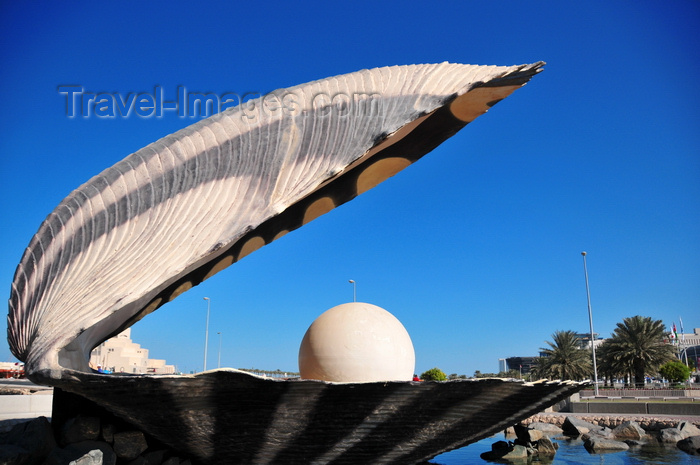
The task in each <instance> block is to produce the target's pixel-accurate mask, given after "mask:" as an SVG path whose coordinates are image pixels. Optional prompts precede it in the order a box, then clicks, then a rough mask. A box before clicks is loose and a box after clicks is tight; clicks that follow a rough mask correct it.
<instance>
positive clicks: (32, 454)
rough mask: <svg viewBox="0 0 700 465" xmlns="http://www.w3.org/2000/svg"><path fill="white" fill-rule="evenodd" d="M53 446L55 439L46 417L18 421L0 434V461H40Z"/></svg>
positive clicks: (12, 462)
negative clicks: (22, 421) (7, 430)
mask: <svg viewBox="0 0 700 465" xmlns="http://www.w3.org/2000/svg"><path fill="white" fill-rule="evenodd" d="M54 447H56V440H55V439H54V436H53V430H52V429H51V424H50V423H49V420H48V419H47V418H46V417H39V418H36V419H34V420H31V421H27V422H24V423H18V424H16V425H14V426H13V427H12V429H11V430H10V431H9V432H6V433H2V434H0V463H3V464H5V463H7V464H15V463H17V464H25V463H26V464H33V463H41V461H42V460H43V459H44V457H46V456H47V455H48V454H49V453H50V452H51V450H52V449H53V448H54Z"/></svg>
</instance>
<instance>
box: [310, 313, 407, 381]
mask: <svg viewBox="0 0 700 465" xmlns="http://www.w3.org/2000/svg"><path fill="white" fill-rule="evenodd" d="M415 363H416V356H415V352H414V351H413V343H412V342H411V338H410V337H409V335H408V332H407V331H406V329H405V328H404V327H403V325H402V324H401V322H400V321H399V320H398V319H396V317H395V316H394V315H392V314H391V313H389V312H387V311H386V310H384V309H383V308H380V307H377V306H376V305H372V304H368V303H363V302H351V303H347V304H342V305H338V306H337V307H333V308H331V309H330V310H327V311H326V312H324V313H323V314H321V316H319V317H318V318H316V320H315V321H314V322H313V323H312V324H311V326H310V327H309V329H308V330H307V331H306V334H305V335H304V339H303V340H302V342H301V347H300V348H299V372H300V374H301V377H302V378H304V379H318V380H323V381H332V382H337V383H363V382H373V381H410V380H411V379H412V378H413V372H414V368H415Z"/></svg>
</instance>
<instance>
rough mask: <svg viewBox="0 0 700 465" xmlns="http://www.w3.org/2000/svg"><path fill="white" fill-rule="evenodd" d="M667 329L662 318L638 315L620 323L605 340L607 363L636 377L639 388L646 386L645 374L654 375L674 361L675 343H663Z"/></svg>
mask: <svg viewBox="0 0 700 465" xmlns="http://www.w3.org/2000/svg"><path fill="white" fill-rule="evenodd" d="M665 333H666V328H665V327H664V325H663V323H662V322H661V320H652V319H651V317H641V316H639V315H637V316H633V317H631V318H625V319H624V320H622V323H618V324H617V327H616V328H615V331H614V332H613V335H612V338H610V340H609V341H606V343H605V344H606V345H607V347H606V350H605V351H604V355H605V363H606V364H609V365H610V366H612V367H615V368H616V369H618V370H623V371H626V372H627V373H630V374H632V375H633V376H634V384H635V386H636V387H644V376H645V375H647V374H655V373H656V372H657V370H658V369H659V367H660V366H661V365H663V364H664V363H666V362H668V361H670V360H673V359H674V357H673V353H674V350H673V346H671V345H669V344H666V343H664V336H665Z"/></svg>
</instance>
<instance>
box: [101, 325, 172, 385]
mask: <svg viewBox="0 0 700 465" xmlns="http://www.w3.org/2000/svg"><path fill="white" fill-rule="evenodd" d="M90 366H91V367H92V368H93V369H95V370H100V371H107V372H112V373H138V374H146V373H149V374H159V375H167V374H173V373H175V367H174V366H173V365H166V364H165V360H159V359H152V358H148V349H144V348H142V347H141V346H140V345H139V344H136V343H134V342H132V341H131V328H128V329H125V330H124V331H122V332H121V333H119V334H118V335H117V336H115V337H113V338H111V339H107V340H106V341H105V342H103V343H102V344H100V345H99V346H97V347H95V349H94V350H93V351H92V353H91V354H90Z"/></svg>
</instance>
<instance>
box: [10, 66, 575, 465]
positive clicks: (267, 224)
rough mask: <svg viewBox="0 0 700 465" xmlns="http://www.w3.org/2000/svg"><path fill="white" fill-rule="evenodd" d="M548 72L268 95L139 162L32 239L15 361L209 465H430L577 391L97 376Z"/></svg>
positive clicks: (319, 84) (69, 201)
mask: <svg viewBox="0 0 700 465" xmlns="http://www.w3.org/2000/svg"><path fill="white" fill-rule="evenodd" d="M542 65H543V63H535V64H532V65H522V66H511V67H497V66H471V65H460V64H450V63H442V64H431V65H412V66H395V67H387V68H378V69H372V70H363V71H358V72H356V73H351V74H347V75H342V76H336V77H331V78H328V79H323V80H319V81H315V82H311V83H308V84H304V85H300V86H296V87H291V88H288V89H282V90H278V91H274V92H271V93H270V94H268V95H265V96H263V97H261V98H259V99H255V100H251V101H248V102H245V103H243V104H241V105H239V106H238V107H235V108H231V109H229V110H226V111H224V112H222V113H219V114H217V115H214V116H212V117H210V118H208V119H205V120H202V121H200V122H198V123H196V124H193V125H192V126H189V127H187V128H185V129H182V130H180V131H178V132H176V133H174V134H172V135H170V136H167V137H164V138H162V139H160V140H159V141H157V142H154V143H152V144H150V145H148V146H147V147H145V148H143V149H141V150H139V151H138V152H135V153H133V154H131V155H129V156H128V157H127V158H125V159H124V160H122V161H121V162H119V163H117V164H116V165H114V166H113V167H111V168H108V169H106V170H105V171H103V172H102V173H100V174H99V175H97V176H95V177H93V178H92V179H90V180H89V181H88V182H87V183H85V184H83V185H82V186H80V187H79V188H78V189H76V190H75V191H73V192H72V193H71V194H70V195H69V196H68V197H67V198H66V199H65V200H63V202H61V204H60V205H59V206H58V207H56V209H55V210H54V211H53V212H52V213H51V214H50V215H49V216H48V217H47V218H46V220H45V221H44V222H43V224H42V225H41V227H40V228H39V231H38V232H37V233H36V235H35V236H34V237H33V238H32V240H31V242H30V244H29V246H28V247H27V249H26V251H25V253H24V255H23V257H22V260H21V262H20V264H19V266H18V267H17V271H16V273H15V277H14V281H13V283H12V290H11V296H10V301H9V315H8V340H9V343H10V348H11V350H12V352H13V354H14V355H15V356H16V357H17V358H18V359H20V360H22V361H24V362H25V370H26V372H27V376H28V377H29V378H30V379H32V380H33V381H35V382H37V383H42V384H48V385H53V386H57V387H60V388H62V389H64V390H67V391H70V392H73V393H76V394H79V395H81V396H84V397H86V398H88V399H90V400H93V401H95V402H98V403H99V404H101V405H103V406H105V407H106V408H108V409H109V410H111V411H112V412H113V413H115V414H117V415H119V416H121V417H123V418H125V419H127V420H129V421H131V422H133V423H134V424H135V425H137V426H139V427H140V428H141V429H143V430H144V431H145V432H147V433H150V434H152V435H153V436H155V437H156V438H158V439H160V440H161V441H163V442H165V443H166V444H169V445H171V446H173V447H175V448H177V449H180V450H182V451H183V452H185V453H188V454H190V455H191V456H192V457H193V458H195V459H196V460H198V461H200V462H202V463H207V464H219V463H246V464H247V463H376V464H379V463H402V464H406V463H418V462H420V461H423V460H426V459H428V458H430V457H433V456H435V455H437V454H439V453H441V452H443V451H446V450H450V449H453V448H456V447H460V446H463V445H465V444H469V443H471V442H473V441H476V440H478V439H481V438H483V437H487V436H488V435H490V434H492V433H493V432H495V431H498V430H500V429H501V428H503V427H505V426H508V425H510V424H513V423H515V422H517V421H518V420H519V419H522V418H525V417H527V416H529V415H531V414H533V413H536V412H537V411H540V410H542V409H543V408H545V407H547V406H548V405H551V404H553V403H554V402H557V401H558V400H560V399H561V398H563V397H565V396H567V395H569V394H571V393H572V392H575V391H576V390H579V389H580V388H581V387H583V384H580V383H571V382H550V383H546V382H542V383H532V384H530V383H522V382H515V381H503V380H486V381H457V382H448V383H414V382H387V383H357V384H338V383H326V382H319V381H313V380H295V381H279V380H269V379H263V378H258V377H255V376H252V375H248V374H244V373H241V372H238V371H235V370H216V371H211V372H206V373H203V374H199V375H195V376H147V375H142V376H127V375H103V374H98V373H94V372H92V371H91V370H90V368H89V366H88V359H89V354H90V351H91V350H92V349H93V348H94V347H96V346H97V345H98V344H100V343H101V342H102V341H104V340H106V339H108V338H109V337H111V336H114V335H116V334H118V333H119V332H121V331H122V330H124V329H125V328H127V327H129V326H131V325H132V324H134V323H135V322H136V321H138V320H139V319H141V318H143V317H144V316H145V315H147V314H148V313H150V312H152V311H154V310H156V309H157V308H158V307H160V306H161V305H163V304H164V303H166V302H168V301H170V300H172V299H173V298H175V297H176V296H177V295H179V294H180V293H182V292H184V291H186V290H188V289H189V288H191V287H192V286H194V285H197V284H199V283H200V282H201V281H203V280H205V279H207V278H208V277H210V276H212V275H213V274H215V273H217V272H219V271H221V270H222V269H224V268H226V267H227V266H229V265H231V264H232V263H234V262H236V261H237V260H240V259H241V258H242V257H244V256H245V255H248V254H249V253H251V252H253V251H254V250H256V249H258V248H259V247H261V246H263V245H265V244H268V243H270V242H272V241H273V240H275V239H277V238H279V237H281V236H282V235H284V234H286V233H287V232H289V231H291V230H294V229H296V228H298V227H300V226H302V225H304V224H306V223H308V222H309V221H311V220H313V219H314V218H316V217H318V216H320V215H322V214H324V213H326V212H328V211H329V210H331V209H333V208H335V207H337V206H338V205H340V204H342V203H344V202H347V201H348V200H351V199H352V198H354V197H355V196H357V195H359V194H361V193H363V192H365V191H367V190H368V189H370V188H372V187H374V186H375V185H377V184H378V183H380V182H382V181H383V180H385V179H387V178H388V177H390V176H392V175H394V174H396V173H397V172H398V171H400V170H402V169H403V168H405V167H406V166H408V165H410V164H411V163H413V162H414V161H416V160H417V159H418V158H420V157H421V156H423V155H424V154H426V153H427V152H429V151H431V150H432V149H434V148H435V147H436V146H438V145H439V144H440V143H441V142H442V141H444V140H445V139H447V138H448V137H450V136H452V135H453V134H455V133H456V132H457V131H458V130H459V129H461V128H462V127H463V126H465V125H466V124H467V123H469V122H471V121H472V120H473V119H474V118H476V117H477V116H479V115H481V114H483V113H485V112H486V111H487V110H488V109H489V108H490V107H491V106H492V105H493V104H495V103H496V102H498V101H500V100H501V99H503V98H505V97H507V96H508V95H509V94H510V93H511V92H513V91H514V90H515V89H517V88H519V87H521V86H523V85H524V84H525V83H526V82H527V81H528V80H529V79H530V78H531V77H532V76H533V75H535V74H536V73H538V72H539V71H540V70H541V67H542Z"/></svg>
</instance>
